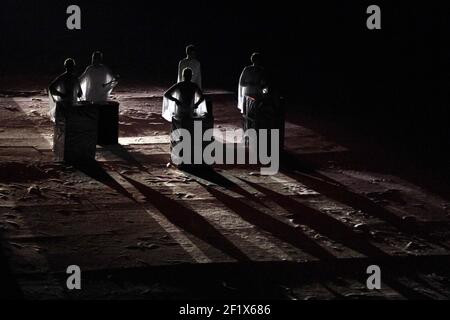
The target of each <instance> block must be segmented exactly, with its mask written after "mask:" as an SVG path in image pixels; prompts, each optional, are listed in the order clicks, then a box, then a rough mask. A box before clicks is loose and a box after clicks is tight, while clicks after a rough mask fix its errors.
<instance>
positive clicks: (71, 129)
mask: <svg viewBox="0 0 450 320" xmlns="http://www.w3.org/2000/svg"><path fill="white" fill-rule="evenodd" d="M97 130H98V108H93V107H92V105H91V104H90V103H88V102H77V103H65V102H57V103H56V111H55V127H54V134H53V152H54V155H55V160H56V161H65V162H68V163H79V162H86V161H92V160H95V151H96V145H97Z"/></svg>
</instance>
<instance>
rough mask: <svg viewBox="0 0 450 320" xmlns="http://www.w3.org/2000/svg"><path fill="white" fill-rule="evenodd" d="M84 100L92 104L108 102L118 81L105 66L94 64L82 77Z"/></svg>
mask: <svg viewBox="0 0 450 320" xmlns="http://www.w3.org/2000/svg"><path fill="white" fill-rule="evenodd" d="M80 84H81V89H82V90H83V100H85V101H90V102H105V101H107V100H108V97H109V95H110V94H111V92H112V90H113V89H114V87H115V86H116V85H117V80H116V79H115V78H114V76H113V74H112V73H111V71H110V70H109V68H108V67H106V66H105V65H103V64H98V65H95V64H92V65H90V66H89V67H87V68H86V71H84V73H83V74H82V75H81V77H80Z"/></svg>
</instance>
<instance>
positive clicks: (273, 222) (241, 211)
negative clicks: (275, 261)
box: [200, 183, 335, 260]
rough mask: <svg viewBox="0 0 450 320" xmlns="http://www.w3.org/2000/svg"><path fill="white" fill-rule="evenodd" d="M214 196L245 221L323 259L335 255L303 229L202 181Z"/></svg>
mask: <svg viewBox="0 0 450 320" xmlns="http://www.w3.org/2000/svg"><path fill="white" fill-rule="evenodd" d="M200 184H201V185H202V186H203V187H204V188H205V189H206V190H207V191H208V192H209V193H210V194H211V195H212V196H214V197H215V198H216V199H218V200H219V201H220V202H222V203H223V204H224V205H226V206H227V207H228V208H230V209H231V210H233V211H234V212H235V213H236V214H237V215H239V216H240V217H241V218H242V219H244V220H245V221H247V222H249V223H251V224H253V225H255V226H257V227H259V228H261V229H263V230H265V231H267V232H269V233H271V234H273V235H274V236H275V237H277V238H279V239H281V240H283V241H285V242H287V243H290V244H291V245H293V246H295V247H297V248H299V249H301V250H303V251H305V252H307V253H308V254H310V255H312V256H313V257H316V258H319V259H322V260H332V259H335V257H334V256H333V255H332V254H331V253H330V252H329V251H327V250H325V249H324V248H323V247H321V246H320V245H318V244H317V243H316V242H314V241H313V240H311V239H310V238H309V237H308V236H306V235H305V234H304V233H303V232H302V231H301V230H299V229H297V228H295V227H291V226H289V225H287V224H285V223H283V222H281V221H280V220H278V219H276V218H274V217H271V216H270V215H268V214H266V213H264V212H261V211H259V210H257V209H255V208H253V207H252V206H250V205H248V204H247V203H245V202H243V201H241V200H239V199H237V198H233V197H231V196H229V195H227V194H225V193H223V192H221V191H219V190H217V189H214V188H211V187H209V186H206V185H203V184H202V183H200Z"/></svg>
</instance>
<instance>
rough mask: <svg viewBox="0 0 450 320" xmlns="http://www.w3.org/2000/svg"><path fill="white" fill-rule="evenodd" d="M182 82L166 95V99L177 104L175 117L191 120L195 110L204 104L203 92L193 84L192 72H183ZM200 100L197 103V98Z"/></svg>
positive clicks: (189, 70)
mask: <svg viewBox="0 0 450 320" xmlns="http://www.w3.org/2000/svg"><path fill="white" fill-rule="evenodd" d="M182 79H183V80H182V81H181V82H178V83H176V84H174V85H173V86H172V87H171V88H170V89H169V90H167V91H166V93H164V98H166V99H168V100H170V101H173V102H175V104H176V110H175V113H174V116H175V117H177V118H179V119H180V120H182V119H190V118H192V117H193V116H194V109H197V108H198V106H199V105H200V104H201V103H203V102H204V100H205V97H204V96H203V92H202V90H201V89H200V88H199V86H198V85H197V84H196V83H194V82H192V70H191V69H190V68H186V69H184V70H183V74H182ZM196 96H198V97H199V99H198V100H197V101H196V102H195V97H196Z"/></svg>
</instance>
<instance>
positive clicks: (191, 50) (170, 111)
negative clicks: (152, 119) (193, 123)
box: [162, 45, 207, 122]
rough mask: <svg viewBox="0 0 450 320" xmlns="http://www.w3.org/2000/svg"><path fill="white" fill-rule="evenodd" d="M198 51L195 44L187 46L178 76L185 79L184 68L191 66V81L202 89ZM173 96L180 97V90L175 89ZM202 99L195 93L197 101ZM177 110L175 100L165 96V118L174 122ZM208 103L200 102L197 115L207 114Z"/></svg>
mask: <svg viewBox="0 0 450 320" xmlns="http://www.w3.org/2000/svg"><path fill="white" fill-rule="evenodd" d="M196 56H197V53H196V50H195V47H194V46H193V45H189V46H187V47H186V58H184V59H183V60H181V61H180V62H179V63H178V78H177V82H178V83H179V82H182V81H183V70H185V69H187V68H189V69H191V70H192V80H191V82H193V83H195V84H197V86H198V87H199V88H200V89H202V71H201V65H200V62H199V61H198V60H197V58H196ZM173 96H174V97H175V98H178V97H179V92H177V91H175V92H174V93H173ZM199 99H200V96H199V95H197V94H196V95H195V101H198V100H199ZM175 112H176V104H175V102H174V101H172V100H169V99H167V98H166V97H164V98H163V107H162V116H163V118H164V119H166V120H167V121H169V122H172V116H173V115H174V113H175ZM206 112H207V110H206V103H205V102H204V101H203V102H202V103H200V105H199V106H198V108H197V109H196V110H195V115H196V116H203V115H204V114H206Z"/></svg>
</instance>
